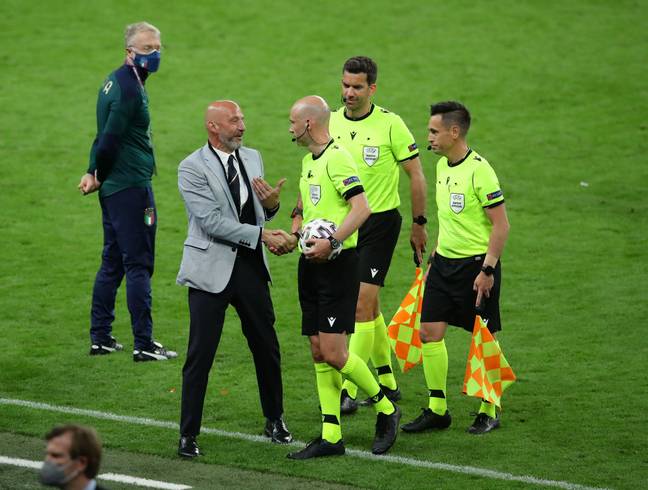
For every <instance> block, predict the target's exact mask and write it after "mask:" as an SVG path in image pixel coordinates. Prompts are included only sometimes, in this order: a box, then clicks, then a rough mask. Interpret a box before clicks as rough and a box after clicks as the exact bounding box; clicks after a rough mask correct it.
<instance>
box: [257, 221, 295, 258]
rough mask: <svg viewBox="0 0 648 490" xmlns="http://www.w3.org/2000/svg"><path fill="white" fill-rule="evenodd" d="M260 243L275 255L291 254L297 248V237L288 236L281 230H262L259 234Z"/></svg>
mask: <svg viewBox="0 0 648 490" xmlns="http://www.w3.org/2000/svg"><path fill="white" fill-rule="evenodd" d="M261 241H262V242H263V243H265V245H266V247H268V250H270V252H272V253H273V254H275V255H283V254H287V253H289V252H292V251H293V250H294V249H295V247H296V246H297V237H295V236H293V235H289V234H288V233H286V232H285V231H283V230H267V229H265V228H264V229H263V231H262V232H261Z"/></svg>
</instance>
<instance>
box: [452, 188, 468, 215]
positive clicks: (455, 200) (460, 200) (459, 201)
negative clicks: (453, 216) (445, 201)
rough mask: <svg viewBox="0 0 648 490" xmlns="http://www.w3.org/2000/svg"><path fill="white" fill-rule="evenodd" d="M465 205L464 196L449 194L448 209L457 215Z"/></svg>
mask: <svg viewBox="0 0 648 490" xmlns="http://www.w3.org/2000/svg"><path fill="white" fill-rule="evenodd" d="M465 205H466V196H464V195H463V194H457V193H455V192H451V193H450V208H451V209H452V210H453V211H454V212H455V213H457V214H459V213H461V212H462V211H463V209H464V207H465Z"/></svg>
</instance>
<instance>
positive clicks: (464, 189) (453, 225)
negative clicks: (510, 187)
mask: <svg viewBox="0 0 648 490" xmlns="http://www.w3.org/2000/svg"><path fill="white" fill-rule="evenodd" d="M503 202H504V195H503V194H502V190H501V188H500V185H499V181H498V180H497V176H496V175H495V171H494V170H493V168H492V167H491V166H490V165H489V163H488V162H487V161H486V159H485V158H483V157H481V156H480V155H478V154H477V153H476V152H474V151H473V150H468V154H467V155H466V156H465V157H464V159H463V160H461V161H460V162H458V163H455V164H453V165H450V164H448V159H447V158H446V157H442V158H440V159H439V161H438V162H437V175H436V203H437V208H438V217H439V241H438V245H437V249H436V250H437V252H438V253H439V254H440V255H442V256H443V257H448V258H451V259H458V258H465V257H471V256H473V255H480V254H483V253H486V251H487V250H488V240H489V238H490V233H491V229H492V227H493V225H492V223H491V222H490V220H489V219H488V216H487V215H486V212H485V211H484V208H490V207H495V206H498V205H500V204H502V203H503Z"/></svg>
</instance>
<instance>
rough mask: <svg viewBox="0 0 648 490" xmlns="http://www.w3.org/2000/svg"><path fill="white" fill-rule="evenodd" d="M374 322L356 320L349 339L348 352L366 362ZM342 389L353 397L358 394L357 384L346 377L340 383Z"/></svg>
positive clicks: (371, 345) (369, 350)
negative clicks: (342, 382)
mask: <svg viewBox="0 0 648 490" xmlns="http://www.w3.org/2000/svg"><path fill="white" fill-rule="evenodd" d="M374 330H375V329H374V322H373V320H372V321H368V322H356V324H355V332H354V333H353V335H351V338H350V340H349V352H353V353H354V354H356V355H357V356H358V357H359V358H360V359H362V360H363V361H364V363H365V364H366V363H367V361H368V360H369V356H370V355H371V349H372V347H373V343H374ZM342 389H343V390H347V393H349V396H350V397H351V398H353V399H355V398H356V397H357V396H358V385H356V384H355V383H353V381H351V380H349V379H346V380H344V384H343V385H342Z"/></svg>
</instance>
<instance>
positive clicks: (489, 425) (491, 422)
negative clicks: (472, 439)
mask: <svg viewBox="0 0 648 490" xmlns="http://www.w3.org/2000/svg"><path fill="white" fill-rule="evenodd" d="M499 426H500V419H499V415H497V416H495V417H494V418H493V417H490V416H489V415H487V414H485V413H478V414H477V418H476V419H475V421H474V422H473V424H472V425H471V426H470V427H468V430H467V432H469V433H470V434H486V432H490V431H492V430H494V429H497V428H499Z"/></svg>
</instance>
